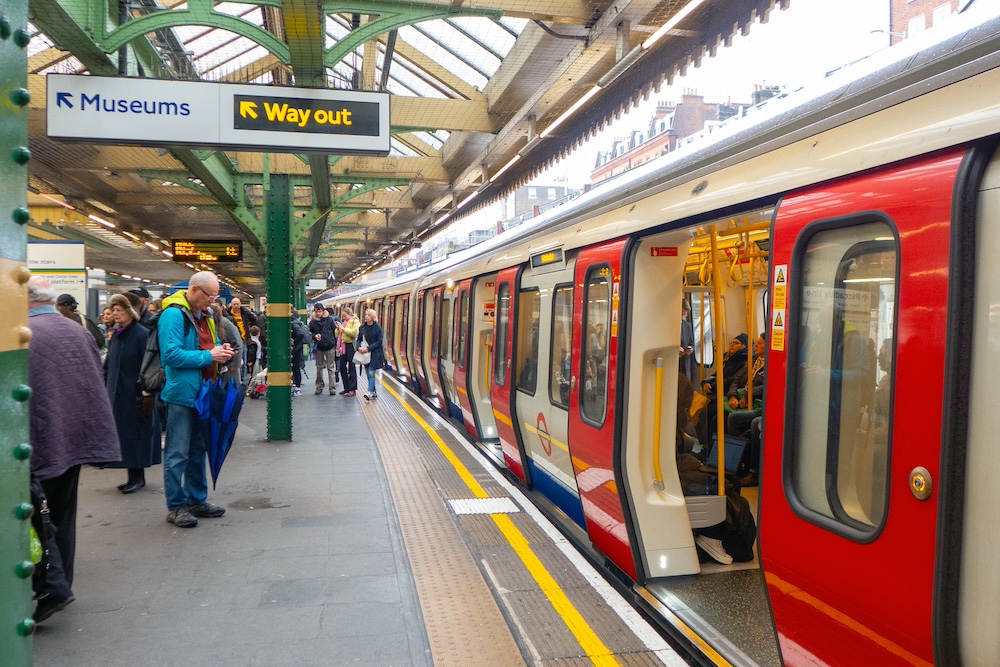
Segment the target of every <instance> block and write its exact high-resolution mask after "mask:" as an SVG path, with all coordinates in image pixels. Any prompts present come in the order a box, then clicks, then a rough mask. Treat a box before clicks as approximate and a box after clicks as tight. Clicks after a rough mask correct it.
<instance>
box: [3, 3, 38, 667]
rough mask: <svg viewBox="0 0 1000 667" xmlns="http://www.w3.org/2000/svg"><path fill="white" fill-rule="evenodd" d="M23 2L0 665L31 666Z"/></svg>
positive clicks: (12, 175)
mask: <svg viewBox="0 0 1000 667" xmlns="http://www.w3.org/2000/svg"><path fill="white" fill-rule="evenodd" d="M27 22H28V0H4V2H3V3H2V4H0V313H3V315H4V319H3V322H2V323H0V424H3V428H2V429H0V662H2V663H3V664H4V665H10V666H11V667H28V666H30V665H31V662H32V659H31V633H32V632H33V631H34V629H35V624H34V622H33V621H32V620H31V612H32V602H31V572H32V565H31V561H30V560H29V545H28V526H29V523H30V522H29V521H28V519H29V518H30V514H31V513H30V511H29V510H30V508H31V498H30V495H29V493H28V475H29V472H30V466H31V463H30V457H31V447H30V446H29V444H28V397H29V395H30V393H31V392H30V390H29V389H28V340H29V339H30V338H31V332H30V330H29V329H28V297H27V289H26V287H25V283H27V281H28V278H30V277H31V274H30V272H29V271H28V267H27V265H26V264H25V261H26V253H27V242H28V235H27V222H28V217H29V213H28V206H27V196H28V167H27V163H28V160H29V159H30V157H31V154H30V153H29V152H28V111H27V104H28V102H29V101H30V98H31V96H30V94H29V93H28V58H27V53H26V51H25V47H27V46H28V41H29V39H30V37H29V33H28V27H27Z"/></svg>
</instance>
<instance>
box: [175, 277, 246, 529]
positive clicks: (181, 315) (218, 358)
mask: <svg viewBox="0 0 1000 667" xmlns="http://www.w3.org/2000/svg"><path fill="white" fill-rule="evenodd" d="M218 296H219V279H218V278H217V277H216V275H215V274H214V273H212V272H211V271H201V272H199V273H196V274H194V275H193V276H192V277H191V280H190V281H189V282H188V289H187V290H185V291H182V292H176V293H174V294H171V295H170V296H168V297H167V298H165V299H164V300H163V313H162V314H161V315H160V319H159V322H158V323H157V332H158V333H157V335H158V337H159V343H160V363H161V364H162V365H163V370H164V372H165V373H166V378H167V380H166V383H165V384H164V385H163V391H162V392H161V393H160V400H162V401H163V402H164V403H165V404H166V406H167V438H166V445H165V446H164V450H163V489H164V491H165V493H166V496H167V510H168V512H167V522H168V523H172V524H174V525H175V526H177V527H178V528H194V527H195V526H197V525H198V519H197V517H219V516H222V515H223V514H225V513H226V510H225V508H223V507H219V506H218V505H212V504H211V503H209V502H208V478H207V476H206V474H205V464H206V460H207V450H206V447H207V443H206V442H205V441H204V438H203V437H202V435H201V428H200V427H199V425H198V410H197V409H196V408H195V407H194V402H195V399H197V398H198V392H199V390H200V389H201V385H202V382H203V381H204V380H214V379H215V375H216V369H217V368H218V364H224V363H226V362H227V361H229V359H230V358H231V357H232V356H233V354H234V351H233V350H232V349H231V348H230V347H229V344H228V343H226V344H225V345H219V336H218V334H217V333H216V331H215V323H214V321H213V320H212V316H211V313H209V312H208V311H207V308H208V307H209V305H210V304H211V303H212V302H213V301H215V299H216V297H218Z"/></svg>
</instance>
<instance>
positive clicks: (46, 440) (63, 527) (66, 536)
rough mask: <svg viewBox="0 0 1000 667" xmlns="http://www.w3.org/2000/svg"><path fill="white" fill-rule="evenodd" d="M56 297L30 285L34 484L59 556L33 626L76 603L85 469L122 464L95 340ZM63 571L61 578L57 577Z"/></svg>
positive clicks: (42, 284)
mask: <svg viewBox="0 0 1000 667" xmlns="http://www.w3.org/2000/svg"><path fill="white" fill-rule="evenodd" d="M55 300H56V292H55V290H54V289H52V287H51V286H50V285H49V283H48V281H46V280H45V279H43V278H41V277H40V276H32V277H31V278H30V279H29V280H28V326H29V328H30V329H31V345H30V347H29V348H28V381H29V383H30V385H31V401H30V403H29V406H28V409H29V419H30V442H31V448H32V451H31V477H32V479H33V480H36V481H38V482H40V484H41V487H42V489H43V490H44V492H45V496H46V499H47V502H48V507H49V512H50V514H49V516H50V518H51V521H52V524H53V525H54V527H55V531H56V534H55V543H56V547H57V548H56V549H54V550H52V551H54V552H55V553H50V556H49V558H50V561H49V564H50V570H49V575H50V576H47V577H46V579H45V585H44V588H43V589H42V590H36V591H35V594H36V597H38V605H37V606H36V608H35V614H34V619H35V621H36V622H41V621H44V620H45V619H47V618H48V617H50V616H51V615H52V614H54V613H55V612H57V611H60V610H61V609H64V608H65V607H66V605H68V604H69V603H70V602H72V601H73V599H74V598H73V591H72V588H71V587H72V585H73V560H74V556H75V552H76V506H77V489H78V485H79V481H80V466H81V465H86V464H91V463H107V462H109V461H117V460H118V459H119V458H120V457H121V451H120V450H119V447H118V434H117V433H116V432H115V426H114V424H115V421H114V417H113V416H112V414H111V403H110V402H109V401H108V394H107V392H106V391H104V387H103V386H102V385H103V384H104V383H103V382H102V377H101V359H100V355H99V354H98V352H97V348H96V347H95V346H94V344H93V338H92V337H91V335H90V334H89V333H88V332H87V331H86V330H85V329H84V328H83V327H81V326H80V325H79V324H75V323H73V322H70V321H69V320H68V319H67V318H66V317H64V316H63V315H61V314H60V313H59V312H58V311H57V310H56V308H55V306H54V305H53V304H54V302H55ZM59 570H61V571H62V573H63V574H64V575H65V576H64V577H57V576H55V574H56V573H57V572H58V571H59Z"/></svg>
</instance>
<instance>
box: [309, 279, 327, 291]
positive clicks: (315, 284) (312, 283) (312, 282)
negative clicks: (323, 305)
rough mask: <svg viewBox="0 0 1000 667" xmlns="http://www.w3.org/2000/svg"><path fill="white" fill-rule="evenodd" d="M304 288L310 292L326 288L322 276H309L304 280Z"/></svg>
mask: <svg viewBox="0 0 1000 667" xmlns="http://www.w3.org/2000/svg"><path fill="white" fill-rule="evenodd" d="M306 289H307V290H309V291H310V292H312V291H316V290H323V289H326V280H324V279H323V278H310V279H309V280H308V281H307V282H306Z"/></svg>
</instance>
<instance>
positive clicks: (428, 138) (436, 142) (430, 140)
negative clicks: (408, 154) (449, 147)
mask: <svg viewBox="0 0 1000 667" xmlns="http://www.w3.org/2000/svg"><path fill="white" fill-rule="evenodd" d="M413 136H415V137H417V138H418V139H420V140H422V141H424V142H425V143H427V144H429V145H431V146H433V147H434V148H435V149H437V150H441V146H443V145H444V142H443V141H441V140H440V139H438V138H437V137H435V136H434V135H433V134H430V133H428V132H420V131H418V132H414V133H413Z"/></svg>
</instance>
